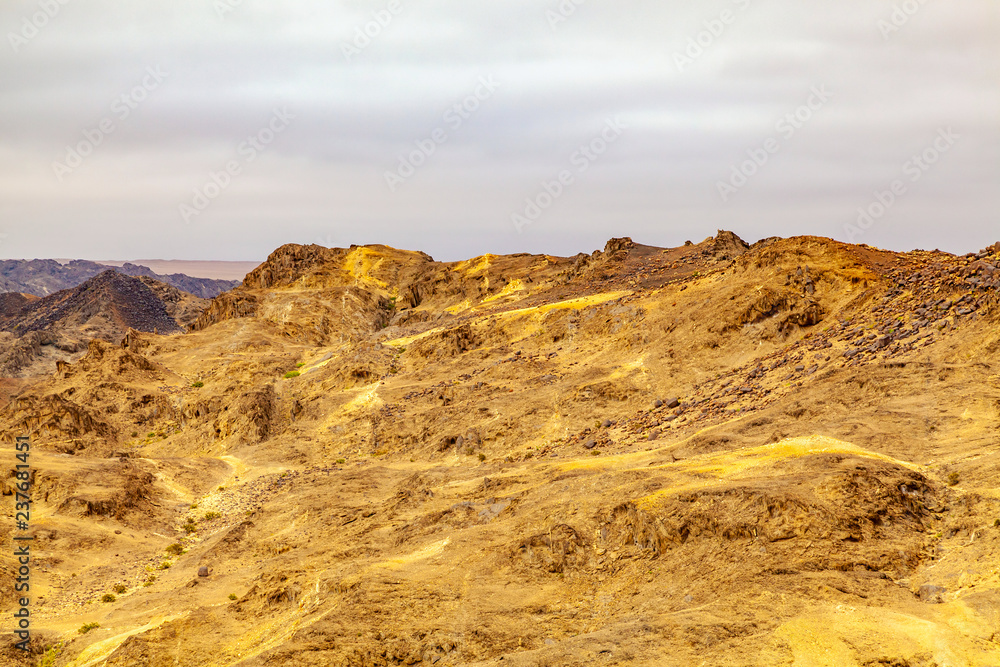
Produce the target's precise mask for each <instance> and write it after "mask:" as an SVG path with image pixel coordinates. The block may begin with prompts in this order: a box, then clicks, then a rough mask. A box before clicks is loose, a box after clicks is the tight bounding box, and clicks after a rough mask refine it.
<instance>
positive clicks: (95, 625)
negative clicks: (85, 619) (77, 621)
mask: <svg viewBox="0 0 1000 667" xmlns="http://www.w3.org/2000/svg"><path fill="white" fill-rule="evenodd" d="M99 627H101V624H100V623H87V624H86V625H83V626H81V627H80V629H79V630H77V632H79V633H80V634H81V635H85V634H87V633H88V632H90V631H91V630H96V629H97V628H99Z"/></svg>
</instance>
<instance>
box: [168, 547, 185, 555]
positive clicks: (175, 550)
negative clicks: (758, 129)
mask: <svg viewBox="0 0 1000 667" xmlns="http://www.w3.org/2000/svg"><path fill="white" fill-rule="evenodd" d="M167 553H168V554H173V555H174V556H180V555H181V554H182V553H184V547H182V546H181V545H180V544H171V545H170V546H169V547H167Z"/></svg>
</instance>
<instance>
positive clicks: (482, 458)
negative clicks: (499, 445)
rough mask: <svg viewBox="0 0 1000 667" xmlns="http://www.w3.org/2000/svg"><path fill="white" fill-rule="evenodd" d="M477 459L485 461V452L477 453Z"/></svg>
mask: <svg viewBox="0 0 1000 667" xmlns="http://www.w3.org/2000/svg"><path fill="white" fill-rule="evenodd" d="M479 460H480V461H485V460H486V454H483V453H482V452H480V453H479Z"/></svg>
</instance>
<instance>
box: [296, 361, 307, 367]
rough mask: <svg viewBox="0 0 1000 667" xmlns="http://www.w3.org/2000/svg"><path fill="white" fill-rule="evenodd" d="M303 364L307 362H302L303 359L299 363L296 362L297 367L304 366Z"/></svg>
mask: <svg viewBox="0 0 1000 667" xmlns="http://www.w3.org/2000/svg"><path fill="white" fill-rule="evenodd" d="M303 366H305V364H304V363H303V362H301V361H300V362H299V363H297V364H295V367H296V368H302V367H303Z"/></svg>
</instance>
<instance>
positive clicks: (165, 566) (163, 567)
mask: <svg viewBox="0 0 1000 667" xmlns="http://www.w3.org/2000/svg"><path fill="white" fill-rule="evenodd" d="M157 569H159V570H169V569H170V561H169V560H165V561H163V562H162V563H160V566H159V567H158V568H157Z"/></svg>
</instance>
